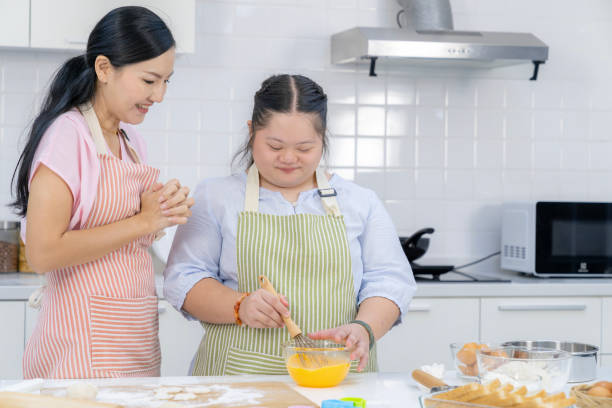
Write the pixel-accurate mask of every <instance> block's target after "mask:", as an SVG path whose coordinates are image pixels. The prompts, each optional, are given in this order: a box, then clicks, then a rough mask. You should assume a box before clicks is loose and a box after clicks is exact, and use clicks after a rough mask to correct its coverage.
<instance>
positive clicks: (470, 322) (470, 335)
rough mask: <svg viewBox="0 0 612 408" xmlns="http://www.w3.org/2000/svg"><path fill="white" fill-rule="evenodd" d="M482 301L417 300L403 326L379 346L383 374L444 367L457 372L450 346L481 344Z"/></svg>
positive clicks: (391, 333) (414, 301) (396, 328)
mask: <svg viewBox="0 0 612 408" xmlns="http://www.w3.org/2000/svg"><path fill="white" fill-rule="evenodd" d="M479 320H480V314H479V300H478V299H475V298H446V299H436V298H416V299H414V300H413V301H412V303H411V304H410V309H409V310H408V313H406V317H405V319H404V321H403V323H402V324H401V325H399V326H397V327H395V328H393V329H392V330H391V331H390V332H389V333H387V334H386V335H385V336H384V337H383V338H382V339H380V341H379V342H378V345H377V349H378V366H379V369H380V371H386V372H399V371H404V372H406V371H412V370H413V369H415V368H418V367H420V366H422V365H424V364H431V363H444V364H445V366H446V367H447V369H453V365H452V360H451V354H450V349H449V344H450V343H453V342H470V341H478V340H479V339H478V324H479Z"/></svg>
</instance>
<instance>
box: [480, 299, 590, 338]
mask: <svg viewBox="0 0 612 408" xmlns="http://www.w3.org/2000/svg"><path fill="white" fill-rule="evenodd" d="M480 335H481V339H482V341H484V342H493V343H496V342H503V341H510V340H567V341H577V342H583V343H589V344H596V345H600V343H601V299H600V298H490V299H482V301H481V331H480Z"/></svg>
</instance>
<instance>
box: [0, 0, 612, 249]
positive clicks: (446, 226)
mask: <svg viewBox="0 0 612 408" xmlns="http://www.w3.org/2000/svg"><path fill="white" fill-rule="evenodd" d="M451 4H452V6H453V9H454V17H455V27H456V28H457V29H465V30H493V31H503V30H508V31H528V32H533V33H535V34H536V35H538V36H540V37H541V38H542V39H543V40H544V41H545V42H546V43H548V44H549V45H550V47H551V48H550V60H549V61H548V62H547V63H546V64H545V65H543V66H542V67H541V68H540V79H539V80H538V81H537V82H533V81H528V80H527V78H528V77H529V76H530V74H531V69H530V67H529V66H522V67H514V68H500V69H494V70H479V71H471V70H453V69H435V70H433V69H427V68H422V67H421V68H418V69H414V68H410V67H399V68H397V67H394V68H387V67H384V66H379V69H378V73H379V76H378V77H377V78H370V77H368V76H367V74H366V71H367V69H366V67H364V66H355V65H348V66H333V65H331V64H330V61H329V52H330V44H329V36H330V34H332V33H334V32H337V31H340V30H343V29H347V28H351V27H353V26H356V25H370V26H389V27H391V26H394V24H395V23H394V21H395V13H396V11H397V10H398V7H399V6H398V5H397V3H396V2H395V1H394V0H258V1H256V2H255V1H252V0H199V1H198V3H197V25H196V31H197V39H196V50H197V51H196V53H195V54H193V55H184V56H180V57H179V58H178V59H177V62H176V67H175V75H174V77H173V79H172V81H171V84H170V86H169V89H168V93H167V95H166V100H165V101H164V103H162V104H161V105H158V106H155V107H154V108H153V109H152V110H151V112H150V113H149V115H148V117H147V120H146V121H145V122H144V123H143V124H142V125H141V126H140V127H141V131H142V132H143V134H144V135H145V136H146V138H147V140H148V142H149V143H148V147H149V160H150V162H151V163H152V164H154V165H156V166H158V167H160V168H161V169H162V175H163V177H164V178H166V179H167V178H171V177H178V178H179V179H181V180H182V181H183V182H184V183H186V184H189V185H192V186H193V185H195V184H196V183H197V181H198V180H199V179H201V178H203V177H208V176H218V175H224V174H228V173H229V172H230V167H229V163H230V158H231V157H232V155H233V153H234V151H235V149H236V147H237V146H238V145H239V144H240V143H241V142H242V141H243V138H244V137H245V135H246V121H247V120H248V119H249V117H250V112H251V101H252V96H253V93H254V92H255V90H257V88H258V87H259V84H260V83H261V81H262V80H263V79H265V78H266V77H267V76H268V75H270V74H272V73H278V72H291V73H298V72H299V73H303V74H305V75H309V76H311V77H312V78H313V79H315V80H317V81H318V82H320V83H321V84H322V85H323V86H324V88H325V90H326V92H327V93H328V95H329V103H330V105H329V118H328V120H329V130H330V134H331V138H332V140H331V152H330V159H329V160H330V165H331V166H332V167H333V169H334V171H336V172H337V173H339V174H340V175H341V176H343V177H347V178H350V179H354V180H355V181H357V182H358V183H360V184H362V185H365V186H367V187H370V188H372V189H373V190H375V191H376V192H377V194H378V195H379V196H380V198H381V199H382V200H384V202H385V204H386V206H387V208H388V210H389V213H390V214H391V216H392V218H393V220H394V222H395V224H396V227H397V229H398V231H399V233H400V234H403V235H405V234H410V233H412V232H414V231H415V230H416V229H417V228H421V227H426V226H433V227H435V228H436V230H437V231H436V233H435V235H434V238H433V240H432V242H431V246H430V251H431V253H432V255H435V256H436V257H440V256H459V257H464V258H465V257H469V256H474V257H475V256H480V255H485V254H487V253H488V252H489V251H494V250H495V249H497V246H498V242H499V233H500V231H499V228H500V220H499V215H500V203H501V202H502V201H504V200H515V199H571V200H607V201H610V200H612V183H610V176H611V175H612V174H611V172H612V159H611V158H612V131H611V130H610V129H611V127H610V120H611V118H612V82H611V81H610V79H609V72H610V71H611V70H612V57H611V55H612V54H610V53H609V52H606V51H605V50H608V49H609V45H610V44H609V40H608V39H609V38H610V37H611V35H612V2H609V1H607V0H584V1H583V2H581V3H580V7H575V4H574V3H572V2H568V1H564V2H559V1H555V0H540V1H538V2H532V1H527V0H517V1H512V2H508V1H504V0H451ZM69 56H70V54H68V53H56V52H40V51H36V52H33V51H28V50H8V49H3V50H0V174H2V177H0V203H2V204H6V203H8V202H9V201H10V190H9V179H10V175H11V174H12V170H13V168H14V165H15V162H16V160H17V157H18V151H19V147H20V146H22V143H23V129H24V127H25V126H26V125H27V123H28V122H29V121H30V120H31V118H32V115H33V113H34V112H35V110H36V108H37V106H38V103H39V101H40V99H41V97H42V94H43V92H44V88H45V86H46V84H47V83H48V80H49V78H50V76H51V74H52V73H53V71H54V70H55V69H56V68H57V67H58V65H59V64H60V62H61V61H63V60H64V59H66V58H67V57H69ZM7 218H14V216H12V215H11V213H10V211H9V209H8V208H7V207H6V206H4V205H3V206H2V207H1V208H0V219H7Z"/></svg>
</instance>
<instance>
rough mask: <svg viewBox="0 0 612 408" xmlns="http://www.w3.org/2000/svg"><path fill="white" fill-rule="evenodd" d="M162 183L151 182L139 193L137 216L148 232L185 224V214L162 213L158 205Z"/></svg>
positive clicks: (161, 192) (151, 232)
mask: <svg viewBox="0 0 612 408" xmlns="http://www.w3.org/2000/svg"><path fill="white" fill-rule="evenodd" d="M163 187H164V185H163V184H162V183H155V184H153V185H152V186H151V187H150V188H149V189H148V190H146V191H144V192H143V193H142V194H141V195H140V213H139V214H138V216H139V217H140V218H141V219H142V220H143V222H144V223H145V225H146V227H145V228H146V231H147V233H149V234H153V233H156V232H157V231H161V230H162V229H164V228H167V227H171V226H173V225H177V224H185V223H186V222H187V217H185V216H167V215H164V213H163V209H162V208H161V206H160V197H162V194H163V191H162V188H163Z"/></svg>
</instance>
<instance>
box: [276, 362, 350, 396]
mask: <svg viewBox="0 0 612 408" xmlns="http://www.w3.org/2000/svg"><path fill="white" fill-rule="evenodd" d="M349 367H350V362H348V361H346V360H344V359H339V358H333V357H327V364H326V365H324V366H322V367H318V368H305V367H304V365H303V364H302V362H301V361H300V356H299V355H298V354H294V355H292V356H291V357H289V359H288V361H287V370H288V371H289V375H291V378H293V380H294V381H295V382H296V383H297V384H298V385H302V386H304V387H318V388H320V387H333V386H334V385H338V384H339V383H340V382H341V381H342V380H343V379H344V377H346V374H347V373H348V370H349Z"/></svg>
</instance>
